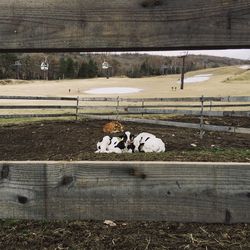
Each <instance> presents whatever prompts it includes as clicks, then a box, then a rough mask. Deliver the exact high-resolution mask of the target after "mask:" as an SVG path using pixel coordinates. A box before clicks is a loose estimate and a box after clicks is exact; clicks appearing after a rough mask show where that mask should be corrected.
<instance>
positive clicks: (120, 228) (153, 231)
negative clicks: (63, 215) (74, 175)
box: [0, 221, 250, 250]
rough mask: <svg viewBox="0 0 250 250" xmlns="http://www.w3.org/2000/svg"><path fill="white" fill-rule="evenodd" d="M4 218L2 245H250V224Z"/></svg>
mask: <svg viewBox="0 0 250 250" xmlns="http://www.w3.org/2000/svg"><path fill="white" fill-rule="evenodd" d="M115 223H116V226H113V227H111V226H108V225H105V224H104V223H103V222H101V221H99V222H98V221H72V222H64V223H62V222H53V223H49V222H36V221H33V222H32V221H0V246H1V247H0V248H1V249H13V250H16V249H19V250H26V249H35V250H38V249H51V250H52V249H53V250H66V249H67V250H71V249H79V250H80V249H81V250H83V249H94V250H104V249H107V250H110V249H119V250H122V249H124V250H132V249H137V250H150V249H152V250H155V249H159V250H161V249H171V250H176V249H182V250H185V249H196V250H220V249H225V250H231V249H232V250H236V249H242V250H247V249H250V226H249V225H246V224H238V225H217V224H211V225H205V224H182V223H166V222H161V223H160V222H115Z"/></svg>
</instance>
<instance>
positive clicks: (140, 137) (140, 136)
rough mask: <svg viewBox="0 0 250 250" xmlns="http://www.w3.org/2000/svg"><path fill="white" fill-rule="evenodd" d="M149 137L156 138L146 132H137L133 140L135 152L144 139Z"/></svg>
mask: <svg viewBox="0 0 250 250" xmlns="http://www.w3.org/2000/svg"><path fill="white" fill-rule="evenodd" d="M149 138H156V136H155V135H153V134H150V133H147V132H142V133H140V134H138V135H137V136H136V137H135V138H134V140H133V144H134V147H135V149H134V150H135V152H138V151H139V146H140V144H142V143H145V141H146V140H147V139H149Z"/></svg>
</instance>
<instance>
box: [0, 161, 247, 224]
mask: <svg viewBox="0 0 250 250" xmlns="http://www.w3.org/2000/svg"><path fill="white" fill-rule="evenodd" d="M0 218H15V219H49V220H55V219H56V220H57V219H59V220H62V219H67V220H74V219H95V220H104V219H113V220H161V221H181V222H206V223H240V222H244V223H249V222H250V163H202V162H200V163H195V162H190V163H186V162H0Z"/></svg>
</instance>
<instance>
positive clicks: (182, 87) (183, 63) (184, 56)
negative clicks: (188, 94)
mask: <svg viewBox="0 0 250 250" xmlns="http://www.w3.org/2000/svg"><path fill="white" fill-rule="evenodd" d="M187 55H188V53H186V54H185V55H183V56H179V58H182V68H181V89H184V74H185V60H186V57H187Z"/></svg>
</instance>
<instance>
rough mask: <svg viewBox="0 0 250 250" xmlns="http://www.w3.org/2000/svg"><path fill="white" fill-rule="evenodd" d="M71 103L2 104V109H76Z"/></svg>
mask: <svg viewBox="0 0 250 250" xmlns="http://www.w3.org/2000/svg"><path fill="white" fill-rule="evenodd" d="M76 107H77V106H69V105H0V109H76Z"/></svg>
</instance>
